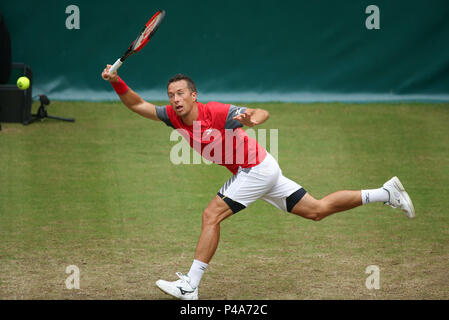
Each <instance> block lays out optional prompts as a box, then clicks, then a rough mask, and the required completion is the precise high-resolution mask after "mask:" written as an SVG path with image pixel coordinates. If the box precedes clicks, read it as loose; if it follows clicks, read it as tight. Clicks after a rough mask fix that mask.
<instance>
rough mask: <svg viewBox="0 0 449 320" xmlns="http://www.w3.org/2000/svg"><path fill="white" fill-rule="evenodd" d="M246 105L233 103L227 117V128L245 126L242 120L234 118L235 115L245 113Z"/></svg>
mask: <svg viewBox="0 0 449 320" xmlns="http://www.w3.org/2000/svg"><path fill="white" fill-rule="evenodd" d="M246 109H247V108H246V107H238V106H234V105H233V104H231V106H230V107H229V111H228V116H227V117H226V123H225V129H236V128H241V127H243V124H242V123H241V122H240V121H237V120H233V119H232V118H234V117H235V116H237V115H239V114H242V113H245V111H246Z"/></svg>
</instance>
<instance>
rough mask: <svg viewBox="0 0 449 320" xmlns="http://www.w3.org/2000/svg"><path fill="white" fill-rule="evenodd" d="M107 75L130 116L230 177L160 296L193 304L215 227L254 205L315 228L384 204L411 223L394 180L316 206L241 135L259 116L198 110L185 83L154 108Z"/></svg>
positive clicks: (258, 112)
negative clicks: (167, 130) (172, 134)
mask: <svg viewBox="0 0 449 320" xmlns="http://www.w3.org/2000/svg"><path fill="white" fill-rule="evenodd" d="M109 68H110V65H107V66H106V68H105V69H104V71H103V73H102V77H103V79H105V80H108V81H110V83H111V84H112V86H113V87H114V89H115V91H116V92H117V94H118V95H119V97H120V99H121V101H122V102H123V103H124V104H125V105H126V106H127V107H128V108H129V109H130V110H132V111H134V112H136V113H138V114H139V115H141V116H143V117H146V118H149V119H152V120H155V121H163V122H164V123H165V124H166V125H167V126H170V127H172V128H174V129H176V130H178V131H179V132H180V133H181V134H182V135H183V136H184V138H185V139H186V140H187V141H188V142H189V143H190V145H191V146H192V148H194V149H195V150H196V151H197V152H199V153H200V154H201V155H202V156H203V157H204V158H206V159H208V160H211V161H213V162H214V163H217V164H219V165H223V166H225V167H227V168H228V169H229V170H230V171H231V172H232V173H233V176H232V177H231V178H230V179H229V180H228V181H227V182H226V183H225V184H224V185H223V187H222V188H221V189H220V190H219V192H218V193H217V195H216V196H215V197H214V198H213V199H212V200H211V201H210V203H209V204H208V205H207V207H206V208H205V209H204V211H203V215H202V229H201V234H200V238H199V240H198V244H197V247H196V251H195V257H194V261H193V263H192V266H191V268H190V271H189V272H188V274H186V275H184V274H182V273H179V272H178V273H176V274H177V275H178V277H179V280H177V281H165V280H158V281H157V282H156V285H157V286H158V287H159V288H160V289H161V290H162V291H164V292H165V293H168V294H170V295H172V296H174V297H176V298H179V299H185V300H189V299H191V300H196V299H198V286H199V283H200V280H201V278H202V276H203V274H204V271H205V269H206V267H207V266H208V263H209V262H210V260H211V259H212V256H213V255H214V253H215V250H216V249H217V246H218V241H219V236H220V222H221V221H223V220H224V219H226V218H228V217H229V216H231V215H232V214H234V213H236V212H238V211H240V210H242V209H244V208H246V207H247V206H248V205H250V204H251V203H252V202H254V201H256V200H257V199H263V200H265V201H267V202H268V203H270V204H272V205H273V206H275V207H277V208H279V209H281V210H284V211H287V212H291V213H293V214H296V215H299V216H301V217H304V218H307V219H312V220H315V221H319V220H321V219H323V218H325V217H327V216H329V215H331V214H333V213H336V212H340V211H345V210H349V209H352V208H355V207H357V206H360V205H362V204H367V203H371V202H384V203H385V204H387V205H390V206H392V207H393V208H400V209H401V210H402V211H404V213H405V214H406V216H408V217H409V218H413V217H414V216H415V211H414V208H413V204H412V201H411V199H410V197H409V196H408V194H407V192H406V191H405V189H404V187H403V186H402V184H401V182H400V181H399V179H398V178H397V177H393V178H392V179H390V180H389V181H387V182H386V183H385V184H384V185H383V186H382V187H380V188H377V189H370V190H342V191H337V192H334V193H331V194H329V195H327V196H326V197H324V198H322V199H319V200H317V199H315V198H313V197H312V196H311V195H310V194H309V193H307V192H306V191H305V190H304V188H302V187H301V186H300V185H299V184H297V183H296V182H294V181H292V180H290V179H288V178H286V177H285V176H283V175H282V171H281V169H280V168H279V165H278V163H277V161H276V160H275V159H274V158H273V157H272V156H271V155H270V154H269V153H268V152H267V151H266V150H265V149H264V148H262V147H261V146H260V145H258V144H257V142H256V141H255V140H254V139H251V138H250V137H248V135H247V134H246V132H245V131H244V130H243V129H242V127H243V126H249V127H253V126H256V125H259V124H262V123H264V122H265V121H266V120H267V119H268V117H269V114H268V112H267V111H265V110H262V109H250V108H245V107H237V106H234V105H230V104H222V103H218V102H209V103H207V104H202V103H200V102H198V101H197V89H196V86H195V84H194V82H193V81H192V79H190V78H189V77H187V76H185V75H176V76H174V77H173V78H171V79H170V80H169V82H168V86H167V93H168V98H169V101H170V105H168V106H165V107H160V106H155V105H153V104H151V103H149V102H146V101H144V100H143V99H142V98H141V97H140V96H139V95H138V94H137V93H136V92H134V91H133V90H131V89H130V88H129V87H128V86H127V85H126V84H125V83H124V82H123V80H122V79H121V78H120V77H119V76H118V75H117V74H116V73H113V74H111V73H109V71H108V70H109Z"/></svg>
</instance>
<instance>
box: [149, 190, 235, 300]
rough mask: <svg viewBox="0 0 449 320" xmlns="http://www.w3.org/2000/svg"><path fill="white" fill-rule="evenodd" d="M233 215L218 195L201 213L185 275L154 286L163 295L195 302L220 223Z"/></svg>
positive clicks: (218, 235) (215, 247)
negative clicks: (196, 235) (194, 246)
mask: <svg viewBox="0 0 449 320" xmlns="http://www.w3.org/2000/svg"><path fill="white" fill-rule="evenodd" d="M232 214H233V211H232V210H231V208H230V207H229V206H228V204H227V203H226V202H225V201H223V200H222V199H221V198H220V197H219V196H218V195H217V196H215V197H214V198H213V199H212V201H211V202H209V204H208V206H207V207H206V209H204V211H203V216H202V226H201V234H200V238H199V240H198V244H197V246H196V251H195V258H194V260H193V263H192V266H191V267H190V271H189V273H188V274H187V275H183V274H182V273H180V272H177V273H176V274H177V276H178V277H179V280H177V281H165V280H158V281H157V282H156V285H157V286H158V287H159V288H160V289H161V290H162V291H164V292H165V293H168V294H170V295H172V296H174V297H176V298H179V299H183V300H197V299H198V286H199V283H200V281H201V278H202V277H203V274H204V271H205V270H206V267H207V266H208V263H209V261H210V260H211V259H212V257H213V255H214V253H215V251H216V250H217V247H218V241H219V239H220V222H221V221H223V220H224V219H226V218H227V217H229V216H230V215H232Z"/></svg>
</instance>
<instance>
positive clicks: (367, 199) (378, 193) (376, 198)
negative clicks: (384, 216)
mask: <svg viewBox="0 0 449 320" xmlns="http://www.w3.org/2000/svg"><path fill="white" fill-rule="evenodd" d="M388 200H390V194H389V193H388V191H387V190H385V189H384V188H379V189H371V190H362V203H363V204H367V203H371V202H387V201H388Z"/></svg>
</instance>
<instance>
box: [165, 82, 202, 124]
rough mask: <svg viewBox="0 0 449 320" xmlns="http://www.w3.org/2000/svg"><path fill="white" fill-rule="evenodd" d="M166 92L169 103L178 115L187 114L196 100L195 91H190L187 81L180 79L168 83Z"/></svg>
mask: <svg viewBox="0 0 449 320" xmlns="http://www.w3.org/2000/svg"><path fill="white" fill-rule="evenodd" d="M167 93H168V98H169V99H170V105H171V106H172V107H173V109H174V110H175V112H176V114H177V115H178V116H180V117H183V116H185V115H187V114H189V112H190V111H191V110H192V108H193V105H194V103H195V102H196V92H192V91H190V89H189V87H188V86H187V81H185V80H180V81H176V82H172V83H170V85H169V86H168V90H167Z"/></svg>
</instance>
